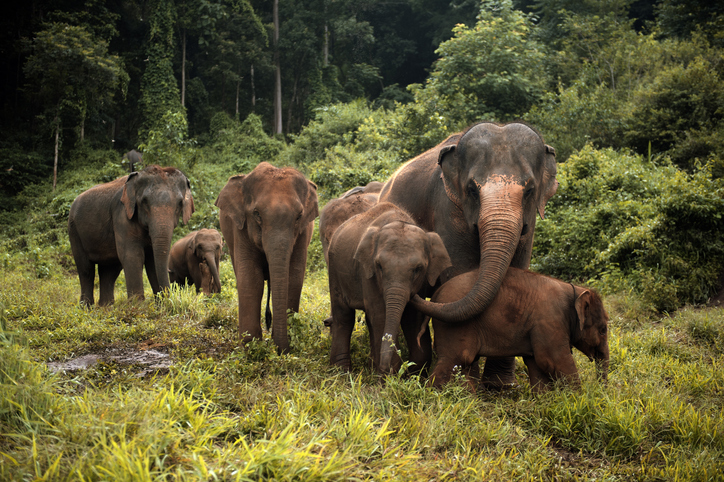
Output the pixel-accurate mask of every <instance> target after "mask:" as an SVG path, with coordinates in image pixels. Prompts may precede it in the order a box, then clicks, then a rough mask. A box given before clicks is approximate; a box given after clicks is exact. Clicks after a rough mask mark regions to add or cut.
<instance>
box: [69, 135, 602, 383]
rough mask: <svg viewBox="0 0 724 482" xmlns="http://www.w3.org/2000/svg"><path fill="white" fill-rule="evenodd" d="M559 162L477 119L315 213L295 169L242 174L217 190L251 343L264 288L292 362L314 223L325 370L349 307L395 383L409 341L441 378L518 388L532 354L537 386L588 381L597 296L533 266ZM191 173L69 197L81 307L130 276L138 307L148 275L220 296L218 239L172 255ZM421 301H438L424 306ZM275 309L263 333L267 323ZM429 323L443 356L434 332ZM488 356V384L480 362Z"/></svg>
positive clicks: (535, 141)
mask: <svg viewBox="0 0 724 482" xmlns="http://www.w3.org/2000/svg"><path fill="white" fill-rule="evenodd" d="M557 185H558V183H557V181H556V161H555V151H554V150H553V148H552V147H550V146H548V145H546V144H545V143H544V142H543V139H542V137H541V136H540V134H538V133H537V132H536V131H535V130H533V129H532V128H530V127H529V126H527V125H525V124H522V123H511V124H506V125H500V124H495V123H488V122H483V123H479V124H475V125H473V126H471V127H469V128H468V129H466V130H465V131H463V132H460V133H457V134H454V135H452V136H450V137H448V138H447V139H446V140H445V141H443V142H442V143H440V144H439V145H437V146H436V147H434V148H432V149H430V150H428V151H427V152H425V153H423V154H421V155H420V156H418V157H416V158H414V159H412V160H411V161H409V162H407V163H406V164H404V165H402V166H401V167H400V168H399V169H398V170H397V171H396V172H395V173H394V174H393V175H392V176H391V177H390V178H389V179H388V180H387V182H385V183H378V182H375V183H370V184H368V185H367V186H364V187H357V188H354V189H352V190H350V191H348V192H347V193H345V194H344V195H343V196H341V197H340V198H338V199H334V200H331V201H329V202H328V203H327V205H326V206H325V208H324V209H323V210H322V212H321V213H319V211H318V203H317V187H316V185H315V184H314V183H312V182H311V181H309V180H307V179H306V178H305V177H304V176H303V175H302V174H301V173H300V172H299V171H297V170H295V169H293V168H283V169H278V168H276V167H274V166H272V165H271V164H269V163H266V162H262V163H260V164H259V165H258V166H257V167H256V168H255V169H254V170H252V171H251V172H250V173H248V174H242V175H237V176H232V177H231V178H229V180H228V182H227V184H226V185H225V186H224V187H223V189H222V190H221V192H220V193H219V196H218V199H217V200H216V203H215V205H216V206H217V207H218V208H219V223H220V226H221V232H222V233H223V237H224V240H225V242H226V244H227V246H228V250H229V253H230V256H231V261H232V265H233V268H234V275H235V277H236V286H237V293H238V301H239V334H240V337H242V341H243V342H244V343H246V342H248V341H250V340H252V339H254V338H261V336H262V327H261V301H262V294H263V291H264V282H265V281H267V282H268V284H269V292H270V294H271V299H272V308H273V313H272V314H271V320H272V323H273V325H272V338H273V340H274V343H275V344H276V345H277V348H278V350H279V351H280V352H287V351H288V350H289V349H290V347H289V338H288V335H287V323H286V320H287V311H288V310H292V311H295V312H296V311H298V310H299V302H300V297H301V292H302V285H303V281H304V274H305V269H306V260H307V248H308V246H309V243H310V241H311V237H312V233H313V230H314V219H315V218H316V217H317V216H318V215H319V217H320V223H319V225H320V234H319V235H320V238H321V242H322V247H323V251H324V257H325V261H326V262H327V267H328V273H329V293H330V301H331V315H330V317H329V318H327V319H326V320H325V321H324V323H325V325H327V326H329V327H330V333H331V338H332V340H331V348H330V363H332V364H334V365H337V366H340V367H341V368H344V369H347V370H349V369H350V365H351V357H350V337H351V335H352V331H353V329H354V323H355V310H363V311H364V312H365V321H366V324H367V327H368V329H369V335H370V348H371V350H370V351H371V355H370V360H371V362H372V364H373V366H374V367H375V368H376V370H377V371H379V372H380V373H382V374H388V373H393V372H396V371H397V370H398V369H399V368H400V366H401V364H402V360H401V359H400V356H399V353H400V352H399V350H398V349H397V346H396V344H397V342H398V337H399V332H400V329H401V330H402V333H403V334H404V338H405V341H406V344H407V348H408V352H409V361H410V362H412V367H413V369H417V370H421V369H427V367H429V366H431V362H432V359H433V348H434V350H435V353H436V354H437V363H436V364H435V366H434V368H433V370H432V373H431V376H430V377H429V380H430V381H429V382H430V383H431V384H433V385H435V386H439V385H441V384H443V383H445V382H447V381H448V380H449V379H450V377H451V375H452V373H453V370H454V369H455V367H459V368H460V369H461V370H462V372H463V373H464V374H465V375H466V376H467V379H468V382H469V383H470V385H471V387H474V386H475V385H476V384H477V382H478V380H480V381H481V382H482V383H483V384H484V385H485V386H486V387H490V388H500V387H504V386H508V385H512V384H514V383H515V375H514V368H515V357H516V356H522V357H523V360H524V362H525V364H526V366H527V368H528V374H529V379H530V384H531V386H532V387H533V388H534V390H544V389H546V388H547V387H548V386H550V384H551V383H552V382H554V381H555V380H557V379H562V380H564V381H567V382H570V383H572V384H574V385H578V384H579V383H580V382H579V378H578V372H577V369H576V365H575V362H574V359H573V356H572V354H571V347H574V346H575V347H576V348H577V349H578V350H580V351H581V352H582V353H584V354H585V355H586V356H588V357H589V359H591V360H595V361H596V362H597V368H598V373H599V376H600V377H601V378H602V379H605V378H606V374H607V370H608V358H609V353H608V335H607V325H608V315H607V314H606V312H605V310H604V308H603V304H602V302H601V299H600V297H599V296H598V295H597V294H596V293H595V292H593V291H591V290H589V289H587V288H584V287H581V286H576V285H573V284H570V283H566V282H563V281H560V280H556V279H553V278H549V277H546V276H542V275H539V274H536V273H532V272H530V271H527V268H528V266H529V264H530V259H531V253H532V247H533V238H534V234H535V223H536V215H539V216H540V217H541V218H543V217H544V215H545V206H546V203H547V201H548V200H549V199H550V197H551V196H553V194H554V193H555V192H556V188H557ZM193 210H194V206H193V199H192V197H191V191H190V186H189V182H188V179H187V178H186V177H185V176H184V174H183V173H181V171H179V170H177V169H175V168H171V167H167V168H161V167H158V166H150V167H147V168H146V169H143V170H142V171H140V172H134V173H131V174H129V175H128V176H124V177H122V178H119V179H116V180H115V181H112V182H110V183H106V184H102V185H98V186H95V187H93V188H91V189H89V190H88V191H86V192H84V193H82V194H81V195H80V196H78V198H77V199H76V200H75V201H74V202H73V205H72V206H71V211H70V215H69V220H68V229H69V235H70V242H71V247H72V251H73V256H74V258H75V262H76V266H77V268H78V276H79V279H80V284H81V302H82V303H85V304H93V282H94V272H95V265H98V273H99V280H100V298H99V304H102V305H103V304H108V303H112V302H113V286H114V283H115V280H116V278H117V277H118V275H119V274H120V271H121V269H124V270H125V273H126V284H127V291H128V295H129V297H131V296H137V297H141V298H142V297H143V283H142V270H143V267H144V266H145V269H146V273H147V276H148V279H149V282H150V283H151V287H152V289H153V292H154V294H156V293H158V292H160V291H161V290H163V289H165V288H168V287H169V283H170V282H178V283H183V282H185V281H188V282H189V283H191V284H194V285H195V286H196V289H197V290H203V291H204V292H205V293H212V292H218V291H220V288H221V283H220V280H219V259H220V255H221V247H222V240H221V237H220V235H219V233H218V232H217V231H216V230H201V231H197V232H194V233H191V234H189V235H187V236H186V237H184V238H182V239H181V240H179V241H178V242H177V243H175V244H174V245H173V247H171V236H172V233H173V228H174V227H175V226H176V224H177V223H178V221H179V219H180V218H182V219H183V221H184V223H185V222H187V221H188V219H189V217H190V216H191V214H192V213H193ZM426 298H431V300H429V301H428V300H427V299H426ZM269 317H270V315H269V309H268V307H267V328H269V326H270V322H269ZM430 319H432V331H433V332H434V345H433V341H432V338H433V337H432V335H431V332H430V329H429V326H428V325H429V324H430V323H429V320H430ZM481 356H482V357H485V365H484V369H483V373H482V375H481V374H480V373H479V369H478V360H479V358H480V357H481Z"/></svg>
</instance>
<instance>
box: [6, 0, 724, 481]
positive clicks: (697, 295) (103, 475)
mask: <svg viewBox="0 0 724 482" xmlns="http://www.w3.org/2000/svg"><path fill="white" fill-rule="evenodd" d="M5 3H6V4H5V5H3V7H2V11H3V13H4V15H2V17H0V23H2V29H0V73H1V74H2V75H0V104H1V113H0V129H1V130H0V132H2V136H0V286H1V287H2V288H0V480H128V481H139V480H142V481H155V480H169V479H173V480H193V481H196V480H205V481H210V480H229V481H231V480H238V481H257V480H319V481H323V480H410V481H420V480H465V481H467V480H476V481H477V480H504V481H508V480H515V481H536V482H537V481H542V480H543V481H560V480H580V481H601V480H606V481H619V480H620V481H629V480H641V481H692V480H696V481H720V480H722V477H723V475H722V474H724V404H723V401H724V397H722V393H723V390H724V388H723V387H724V369H723V368H724V309H723V308H722V303H724V289H723V288H724V2H715V1H711V0H396V1H390V0H357V1H354V0H269V1H261V0H107V1H103V0H30V1H28V3H25V2H5ZM479 121H492V122H496V123H508V122H512V121H522V122H523V123H526V124H528V125H529V126H531V127H533V128H534V129H535V130H537V132H538V133H539V134H540V136H542V137H543V138H544V139H545V143H546V144H549V145H550V146H552V147H553V148H554V149H555V153H556V154H555V156H556V162H557V174H556V177H557V180H558V183H559V185H558V188H557V192H555V195H553V196H552V197H551V198H550V200H549V201H548V203H547V205H546V206H545V219H538V221H537V224H535V244H534V246H533V252H532V260H531V265H530V267H531V269H532V270H534V271H537V272H540V273H543V274H546V275H549V276H552V277H555V278H559V279H560V280H562V282H561V285H562V286H565V289H566V293H569V291H568V288H572V293H571V295H572V296H573V297H574V298H573V299H575V300H577V299H578V298H575V296H576V293H577V290H578V293H579V294H580V293H581V292H582V291H583V290H585V291H587V292H588V293H590V292H591V291H593V292H597V293H598V294H599V295H601V298H602V300H603V308H605V310H606V312H607V313H608V316H607V318H608V324H607V327H606V328H605V330H607V332H606V331H604V332H605V333H607V335H606V336H607V338H606V340H607V341H606V343H607V345H608V346H607V348H606V351H607V353H608V352H609V351H610V360H608V361H607V364H608V365H609V366H607V368H608V377H607V379H603V378H600V377H599V376H597V375H600V373H599V374H597V373H596V370H595V368H596V367H594V364H593V363H589V359H588V358H587V356H586V355H584V353H582V352H579V351H578V350H573V349H571V356H572V357H573V359H574V361H575V363H574V364H575V368H576V371H577V373H579V375H580V382H581V383H580V387H576V386H575V385H574V386H563V385H562V384H561V385H559V384H556V385H555V386H551V387H550V388H551V390H550V391H548V392H546V393H537V392H536V391H535V390H533V389H532V388H531V386H530V383H529V375H530V373H531V372H529V369H528V368H526V366H527V365H526V364H524V363H523V362H521V361H518V362H517V364H516V368H515V372H514V377H515V383H511V384H510V385H509V386H506V387H503V388H502V389H500V390H484V389H480V390H478V391H477V392H473V391H471V390H469V388H470V385H469V384H468V382H469V380H468V379H467V378H466V376H465V373H464V369H462V368H461V367H460V366H456V367H455V368H453V375H452V380H451V382H450V383H448V384H447V385H446V386H445V387H443V388H441V389H434V388H433V387H430V386H428V385H427V383H428V382H429V381H430V380H429V379H426V377H425V374H424V372H423V373H422V374H414V373H413V371H412V370H410V369H411V368H414V367H413V365H414V363H412V362H410V361H409V360H410V359H411V358H412V357H411V356H409V355H410V354H411V348H410V346H408V345H407V343H405V344H403V343H399V344H398V346H399V351H398V354H399V355H400V358H401V360H405V361H404V362H402V366H401V367H400V369H399V371H397V372H396V373H389V374H387V376H385V377H384V378H381V377H380V375H379V374H378V373H377V372H376V371H375V369H374V367H372V366H371V363H370V353H371V350H370V339H371V338H372V337H371V336H369V334H368V328H367V326H366V324H365V323H364V322H362V320H363V317H362V316H361V312H357V316H358V317H357V322H356V323H354V326H353V333H352V337H351V341H350V354H349V358H350V366H351V368H350V370H349V371H346V370H341V369H340V368H339V367H337V366H332V364H331V363H330V358H331V353H332V351H331V345H332V341H331V338H332V336H331V335H330V331H331V330H330V329H328V327H326V326H325V325H324V320H325V319H327V317H328V316H329V314H330V289H329V279H328V278H329V277H328V270H327V265H326V263H325V258H324V253H323V247H322V243H321V241H320V237H319V235H318V234H319V231H318V228H319V221H318V220H317V221H315V223H316V224H315V232H314V235H313V236H312V241H311V243H310V245H309V250H308V252H307V265H306V273H305V277H304V286H303V291H302V295H301V300H300V305H299V311H298V312H296V313H288V317H287V320H286V321H287V325H288V337H289V342H290V346H291V352H289V353H280V352H279V351H278V350H277V346H276V345H275V344H274V341H273V340H272V339H271V336H270V332H269V330H266V331H264V332H263V333H262V336H261V339H256V340H253V341H251V342H250V343H248V344H243V345H242V344H241V343H240V339H239V333H238V331H239V330H238V321H239V313H240V307H239V294H238V293H237V285H236V281H237V279H236V275H235V272H234V268H233V266H232V263H231V260H230V256H228V254H227V253H226V252H225V253H224V255H223V256H221V260H220V263H219V270H218V279H219V282H220V284H221V286H220V292H218V293H214V294H211V295H209V296H207V295H205V294H204V293H198V292H197V291H196V290H195V289H194V288H193V286H181V285H177V284H175V283H174V284H171V287H170V289H168V290H164V291H163V293H159V295H158V296H153V293H152V289H151V286H149V283H150V282H151V279H150V278H148V279H146V278H144V280H143V286H142V287H141V289H144V290H145V299H139V298H138V297H135V296H130V297H129V296H127V293H129V292H130V293H131V294H133V293H132V292H131V290H127V289H126V288H128V287H131V286H132V285H133V280H131V281H130V282H129V281H128V279H130V277H128V278H127V277H126V273H121V275H120V277H119V278H118V280H117V282H116V283H115V291H114V292H115V294H116V298H115V302H114V303H112V304H109V305H107V306H83V305H82V303H79V293H80V290H79V283H78V281H79V276H78V271H81V272H82V270H78V269H77V268H76V264H75V262H74V257H73V256H72V250H71V242H70V236H69V217H70V218H71V219H72V215H69V213H70V211H71V204H72V203H73V201H74V200H75V199H77V198H78V197H79V195H81V193H84V192H86V191H87V190H89V189H90V188H91V187H93V186H94V185H97V184H100V183H108V182H110V181H113V180H114V179H118V178H122V176H124V175H125V174H127V173H128V171H129V168H130V166H129V161H130V160H131V158H130V157H127V156H126V153H128V152H129V151H130V150H131V149H136V150H137V151H139V152H140V153H141V154H142V156H143V164H145V165H150V164H159V165H161V166H173V167H176V168H178V169H179V170H181V171H182V172H183V174H185V176H186V178H187V179H188V181H189V182H188V183H187V182H186V180H183V182H182V184H183V192H185V193H188V192H191V193H192V195H193V203H194V207H195V211H194V212H193V214H192V215H190V217H189V218H188V219H187V221H188V222H185V224H182V223H179V225H178V226H175V228H173V231H172V230H171V228H169V229H168V231H169V232H172V233H173V234H172V236H173V240H172V241H178V240H180V239H181V238H182V237H184V236H185V235H186V234H188V233H190V232H191V231H195V230H199V229H201V228H216V229H219V228H220V223H219V216H220V209H221V208H217V207H216V206H215V201H216V200H217V198H219V195H220V192H221V190H222V188H223V187H224V186H225V184H226V183H227V180H228V179H229V177H230V176H234V175H236V174H239V173H245V174H247V173H249V172H250V171H252V170H253V169H254V168H255V167H256V166H257V165H258V164H259V163H260V162H262V161H268V162H271V163H272V164H274V165H275V166H292V167H295V168H296V169H298V170H299V171H301V173H303V174H304V176H306V177H307V178H308V179H309V180H311V181H313V183H314V184H315V185H316V187H317V189H316V194H317V197H318V207H319V209H322V208H324V207H325V206H326V205H328V202H329V201H330V200H331V199H333V198H336V197H338V196H340V195H341V194H342V193H344V192H345V191H347V190H348V189H350V188H353V187H354V186H359V185H366V184H368V183H370V182H371V181H386V180H387V179H389V178H390V176H391V175H392V174H393V173H394V172H395V171H396V170H397V169H398V168H399V167H400V166H401V165H402V163H404V162H405V161H407V160H409V159H411V158H413V157H415V156H417V155H419V154H420V153H423V152H424V151H426V150H427V149H429V148H431V147H433V146H436V145H437V144H438V143H440V142H441V141H442V140H444V139H446V138H447V137H448V136H450V135H451V134H453V133H455V132H459V131H460V130H462V129H464V128H466V127H467V126H470V125H471V124H474V123H476V122H479ZM484 125H485V126H487V127H490V124H484ZM491 128H495V129H497V127H491ZM516 128H519V129H525V130H526V132H529V133H530V134H531V135H532V136H534V135H535V133H533V132H530V130H528V129H527V127H525V126H520V125H517V126H516ZM539 141H540V139H538V137H537V136H536V137H535V142H536V143H537V144H538V145H539V147H540V151H541V152H544V151H545V154H544V155H545V156H546V159H548V160H550V159H551V158H552V156H551V155H550V154H551V153H552V150H549V149H548V148H545V147H544V146H543V144H542V143H540V142H539ZM157 170H159V169H157V168H153V169H149V170H148V171H157ZM164 172H173V173H175V175H176V176H177V174H178V173H176V171H175V170H173V169H171V168H169V169H168V170H166V171H164ZM142 174H143V173H139V174H134V175H131V176H128V177H129V178H134V177H136V178H140V177H141V176H142ZM176 178H177V179H180V178H179V177H178V176H177V177H176ZM237 179H239V178H237ZM304 184H305V186H306V185H310V184H308V183H306V182H305V183H304ZM468 185H469V184H468ZM310 189H311V188H310ZM440 192H442V191H441V190H440ZM519 192H521V193H522V192H523V191H522V189H521V190H520V191H519ZM526 192H528V193H531V192H533V191H532V190H530V189H528V190H527V191H526ZM124 193H125V191H124ZM521 195H523V194H521ZM529 199H531V198H529ZM189 200H190V198H189V197H187V196H183V203H181V201H179V203H177V204H178V206H182V205H183V206H184V208H183V211H184V215H186V214H190V211H187V209H186V207H187V206H188V205H189ZM88 204H92V203H88ZM529 205H530V206H533V205H534V204H533V203H530V204H529ZM117 206H119V205H118V204H117ZM378 206H379V205H378ZM178 209H179V212H180V211H181V210H182V208H181V207H179V208H178ZM538 209H539V210H540V209H541V208H540V206H538ZM538 212H541V211H538ZM257 214H258V213H257ZM533 214H534V215H535V213H533ZM541 214H542V212H541ZM300 216H301V215H300ZM541 217H542V216H541ZM181 218H182V219H183V216H181ZM93 219H95V218H93ZM290 219H293V218H290ZM299 219H301V217H298V218H297V220H299ZM95 224H101V223H98V222H96V223H95ZM258 224H259V225H260V226H261V224H262V222H261V218H259V221H258ZM288 224H292V223H288ZM167 226H168V225H167ZM307 226H309V224H307ZM475 228H476V229H477V226H476V227H475ZM525 229H526V227H525V226H524V227H523V228H522V230H521V233H523V230H525ZM169 242H170V240H169ZM227 242H228V240H227ZM226 250H228V246H227V247H226V248H225V251H226ZM235 259H239V258H238V257H237V258H235ZM117 268H118V267H117ZM207 269H208V264H207ZM118 270H119V271H120V268H118ZM129 271H130V270H129ZM159 272H161V273H164V271H163V268H161V269H159ZM531 276H538V275H531ZM569 282H570V283H571V284H570V286H569V284H568V283H569ZM89 284H90V283H86V287H87V286H88V285H89ZM100 284H101V283H100V282H95V286H96V287H98V286H99V285H100ZM136 284H138V283H136ZM574 284H575V285H576V286H574ZM578 286H582V287H581V288H578ZM583 286H585V288H583ZM107 287H108V284H107V283H106V288H107ZM589 290H590V291H589ZM110 291H113V290H110ZM139 292H140V291H139ZM522 298H523V297H522V296H521V299H522ZM566 299H567V298H566ZM273 303H274V299H272V305H273ZM552 303H553V299H551V304H552ZM577 303H578V301H573V302H572V303H571V305H572V306H575V307H576V309H577ZM543 304H546V303H538V305H543ZM599 305H600V303H599ZM572 306H569V308H570V309H573V307H572ZM599 308H601V306H599ZM241 309H244V308H243V307H241ZM511 311H512V310H511ZM576 316H578V315H574V316H572V317H571V318H572V319H575V317H576ZM527 318H532V317H527ZM278 319H279V318H278V317H277V320H278ZM353 320H354V319H353ZM564 324H565V323H561V325H564ZM568 324H569V325H570V326H568V328H569V329H570V330H574V329H575V325H577V323H572V324H571V323H568ZM580 326H581V329H583V326H584V324H583V320H581V323H580ZM433 331H434V330H433ZM441 331H442V330H441ZM571 333H572V332H571ZM387 336H388V335H387V334H386V335H385V337H387ZM419 336H422V334H420V335H419ZM432 337H433V339H435V338H434V337H435V333H433V334H432ZM442 338H443V337H440V339H442ZM384 339H385V338H383V340H384ZM418 343H419V341H418ZM565 343H568V345H566V344H565ZM571 345H572V346H577V345H575V343H574V340H573V337H571V339H570V340H562V341H561V343H559V344H557V346H561V347H563V348H564V350H563V351H564V352H566V353H565V355H566V357H567V352H568V350H567V348H568V347H569V346H571ZM413 348H414V347H413ZM579 349H580V348H579ZM436 353H439V351H438V352H436ZM434 356H435V357H437V355H434ZM528 358H530V356H529V357H528ZM528 361H530V360H526V363H527V362H528ZM609 361H610V363H608V362H609ZM530 380H532V378H530ZM559 381H560V380H559ZM576 388H578V389H576Z"/></svg>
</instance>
